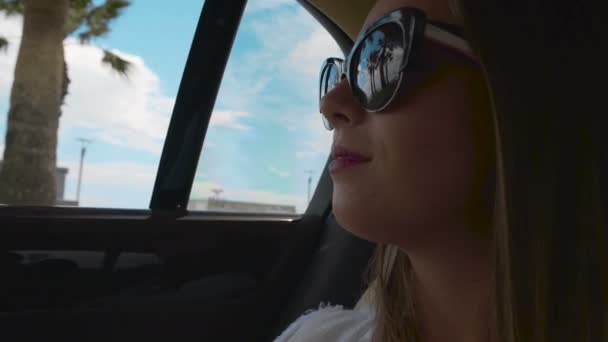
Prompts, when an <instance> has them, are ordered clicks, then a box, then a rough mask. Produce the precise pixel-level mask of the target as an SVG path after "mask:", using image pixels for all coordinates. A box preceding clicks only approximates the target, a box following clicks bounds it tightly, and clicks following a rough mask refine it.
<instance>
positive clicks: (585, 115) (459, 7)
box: [370, 0, 608, 342]
mask: <svg viewBox="0 0 608 342" xmlns="http://www.w3.org/2000/svg"><path fill="white" fill-rule="evenodd" d="M455 4H456V5H455V6H454V9H456V12H457V13H458V14H459V15H461V16H462V20H463V24H464V27H465V31H466V34H467V38H468V39H469V41H470V42H471V44H472V45H473V47H474V49H475V51H476V53H477V54H478V55H479V57H480V59H481V62H482V66H483V70H484V76H485V78H486V85H487V88H488V91H489V95H490V100H491V103H492V108H493V114H494V115H493V124H494V133H495V146H496V148H495V151H496V153H495V155H496V191H495V197H494V198H495V201H494V206H495V210H494V216H493V220H492V224H491V225H492V227H493V230H492V235H493V241H494V256H495V291H494V292H495V303H496V307H495V310H496V311H495V316H496V319H497V327H498V334H499V339H500V341H502V342H520V341H521V342H523V341H535V342H536V341H538V342H541V341H542V342H548V341H551V342H554V341H585V342H591V341H594V342H595V341H608V264H607V261H608V246H607V234H606V233H607V230H606V207H605V203H606V200H607V199H606V198H605V196H606V192H605V191H604V189H605V186H606V183H605V182H606V181H608V180H607V179H606V178H605V177H606V176H603V172H602V171H604V173H605V172H606V171H608V170H605V169H604V166H605V164H606V160H605V158H606V157H603V156H602V154H603V153H604V151H602V149H601V146H600V145H601V143H600V142H601V140H600V138H601V135H602V133H603V132H602V130H603V129H604V128H603V127H606V126H604V125H601V124H602V120H601V117H602V115H608V109H606V108H608V106H605V105H604V103H603V102H604V97H605V96H606V95H603V94H602V93H603V92H605V90H606V89H607V88H606V87H605V83H604V82H605V80H606V79H608V72H607V71H606V70H607V69H608V68H607V66H608V58H607V57H608V56H606V51H608V47H607V46H606V42H607V41H608V37H606V36H605V35H604V34H603V32H604V31H606V30H605V29H604V28H603V24H602V22H603V21H601V19H602V18H601V16H602V15H605V14H606V12H605V11H602V10H601V8H600V7H601V6H602V5H601V4H602V2H601V1H599V2H593V0H579V1H576V0H568V1H565V0H553V1H541V0H510V1H501V0H460V1H459V2H455ZM602 96H603V97H602ZM607 128H608V127H607ZM607 148H608V147H607ZM602 176H603V177H602ZM411 271H412V270H411V266H410V263H409V259H408V257H407V254H406V253H405V252H403V251H401V250H399V249H398V248H396V247H394V246H388V245H379V246H378V247H377V250H376V255H375V258H374V260H373V263H372V265H371V272H370V274H371V278H372V282H371V285H370V291H371V297H372V302H373V303H374V304H375V306H376V310H377V318H376V319H377V326H376V332H375V336H374V339H375V340H376V341H383V342H385V341H407V342H414V341H417V340H418V339H419V337H418V323H417V322H416V310H415V307H414V305H413V301H412V297H411V292H412V289H411V286H412V282H411V273H412V272H411Z"/></svg>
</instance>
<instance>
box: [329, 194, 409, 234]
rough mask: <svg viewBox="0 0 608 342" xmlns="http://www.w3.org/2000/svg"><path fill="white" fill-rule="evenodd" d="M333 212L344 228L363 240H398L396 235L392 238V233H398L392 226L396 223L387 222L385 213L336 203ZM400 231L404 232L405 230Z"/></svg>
mask: <svg viewBox="0 0 608 342" xmlns="http://www.w3.org/2000/svg"><path fill="white" fill-rule="evenodd" d="M333 213H334V216H335V218H336V221H337V222H338V224H339V225H340V226H341V227H342V228H344V229H345V230H347V231H349V232H350V233H351V234H353V235H355V236H357V237H359V238H361V239H363V240H367V241H370V242H375V243H391V242H394V241H395V240H396V239H395V238H396V237H395V236H392V238H391V235H394V233H397V232H395V230H396V229H394V227H391V226H392V225H394V223H393V224H392V225H391V224H390V223H389V222H386V221H387V220H386V217H385V215H378V214H377V213H374V211H373V210H370V208H369V207H368V208H360V207H358V206H352V205H351V206H347V205H336V204H334V207H333ZM391 231H392V232H393V234H391ZM399 233H400V234H403V232H399Z"/></svg>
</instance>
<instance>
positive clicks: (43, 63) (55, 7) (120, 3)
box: [0, 0, 130, 205]
mask: <svg viewBox="0 0 608 342" xmlns="http://www.w3.org/2000/svg"><path fill="white" fill-rule="evenodd" d="M96 3H99V2H98V1H93V0H0V11H4V13H5V15H8V16H10V15H22V16H23V35H22V37H21V44H20V47H19V53H18V55H17V63H16V65H15V78H14V81H13V86H12V90H11V96H10V106H9V112H8V120H7V127H6V139H5V149H4V158H3V159H4V160H3V164H2V169H1V170H0V203H5V204H17V205H53V204H54V203H55V196H56V195H55V194H56V189H55V169H56V159H57V157H56V149H57V130H58V127H59V117H60V116H61V105H62V104H63V101H64V99H65V96H66V95H67V93H68V86H69V83H70V79H69V77H68V68H67V64H66V63H65V56H64V46H63V42H64V41H65V39H66V38H67V37H68V36H71V35H76V36H77V37H78V39H79V41H80V43H81V44H86V43H88V42H90V41H91V39H93V38H97V37H101V36H104V35H106V34H108V33H109V31H110V27H109V24H110V22H111V21H112V20H114V19H116V18H117V17H118V16H120V14H121V13H122V10H123V9H125V8H126V7H128V6H129V4H130V3H129V1H128V0H105V1H104V3H102V4H96ZM8 44H9V42H8V40H7V39H5V38H2V37H0V50H2V49H6V48H7V45H8ZM101 62H102V63H104V64H107V65H109V66H110V67H111V68H112V69H113V70H115V71H116V72H118V73H120V74H121V75H126V74H127V72H128V71H129V67H130V64H129V62H127V61H126V60H124V59H122V58H120V57H119V56H117V55H115V54H113V53H111V52H109V51H107V50H104V55H103V58H102V61H101Z"/></svg>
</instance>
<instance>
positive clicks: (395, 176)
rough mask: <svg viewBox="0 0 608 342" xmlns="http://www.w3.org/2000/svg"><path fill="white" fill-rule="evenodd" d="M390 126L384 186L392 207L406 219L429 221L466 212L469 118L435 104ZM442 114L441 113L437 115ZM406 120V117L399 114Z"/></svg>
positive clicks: (469, 174) (470, 166) (469, 168)
mask: <svg viewBox="0 0 608 342" xmlns="http://www.w3.org/2000/svg"><path fill="white" fill-rule="evenodd" d="M434 109H435V110H434V111H428V112H427V111H425V112H424V114H426V115H424V114H423V113H420V114H422V115H417V116H414V117H411V118H409V119H410V120H405V119H406V118H403V120H400V121H406V122H399V123H394V124H393V125H390V126H389V127H386V128H385V132H386V133H385V139H384V148H383V150H385V151H386V152H385V153H383V155H382V157H383V159H382V161H381V163H379V165H378V166H379V167H381V168H382V174H383V175H384V177H383V178H382V179H383V183H384V185H383V186H382V188H390V189H392V191H390V192H387V193H386V194H385V196H386V203H388V206H387V209H390V210H391V212H393V213H394V215H395V216H396V217H398V218H399V219H400V220H401V221H402V223H405V224H415V225H420V224H422V225H425V224H431V223H434V222H439V221H448V220H452V219H456V217H457V216H458V215H459V213H463V212H464V208H465V205H466V202H467V200H468V197H469V191H470V189H471V179H472V177H473V164H474V147H473V141H472V138H471V130H470V124H469V123H470V117H469V116H468V115H467V114H466V112H465V111H460V110H454V109H455V108H451V109H449V110H448V109H446V108H434ZM438 113H439V114H438ZM400 119H401V118H400Z"/></svg>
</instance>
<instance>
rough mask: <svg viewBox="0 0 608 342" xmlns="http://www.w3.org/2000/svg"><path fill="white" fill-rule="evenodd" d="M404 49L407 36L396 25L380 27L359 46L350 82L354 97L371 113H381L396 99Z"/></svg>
mask: <svg viewBox="0 0 608 342" xmlns="http://www.w3.org/2000/svg"><path fill="white" fill-rule="evenodd" d="M404 48H405V47H404V34H403V31H402V29H401V27H400V26H399V25H397V24H386V25H382V26H380V27H378V28H377V29H376V30H374V31H373V32H372V33H371V34H369V35H368V36H367V38H366V39H365V40H364V41H363V42H362V43H361V45H359V47H358V49H357V51H356V52H355V54H354V60H353V64H354V65H356V68H353V70H352V71H351V72H352V73H353V75H351V79H352V80H353V81H354V83H355V84H354V87H353V88H354V90H355V94H354V95H355V96H356V97H357V98H358V99H359V101H360V102H361V104H362V105H363V106H364V107H365V108H367V109H368V110H372V111H376V110H380V109H381V108H383V107H385V106H386V105H387V103H388V102H389V101H390V100H391V98H392V97H393V94H394V93H395V91H396V90H397V87H398V85H399V80H400V77H401V73H400V69H401V65H402V63H403V56H404Z"/></svg>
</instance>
